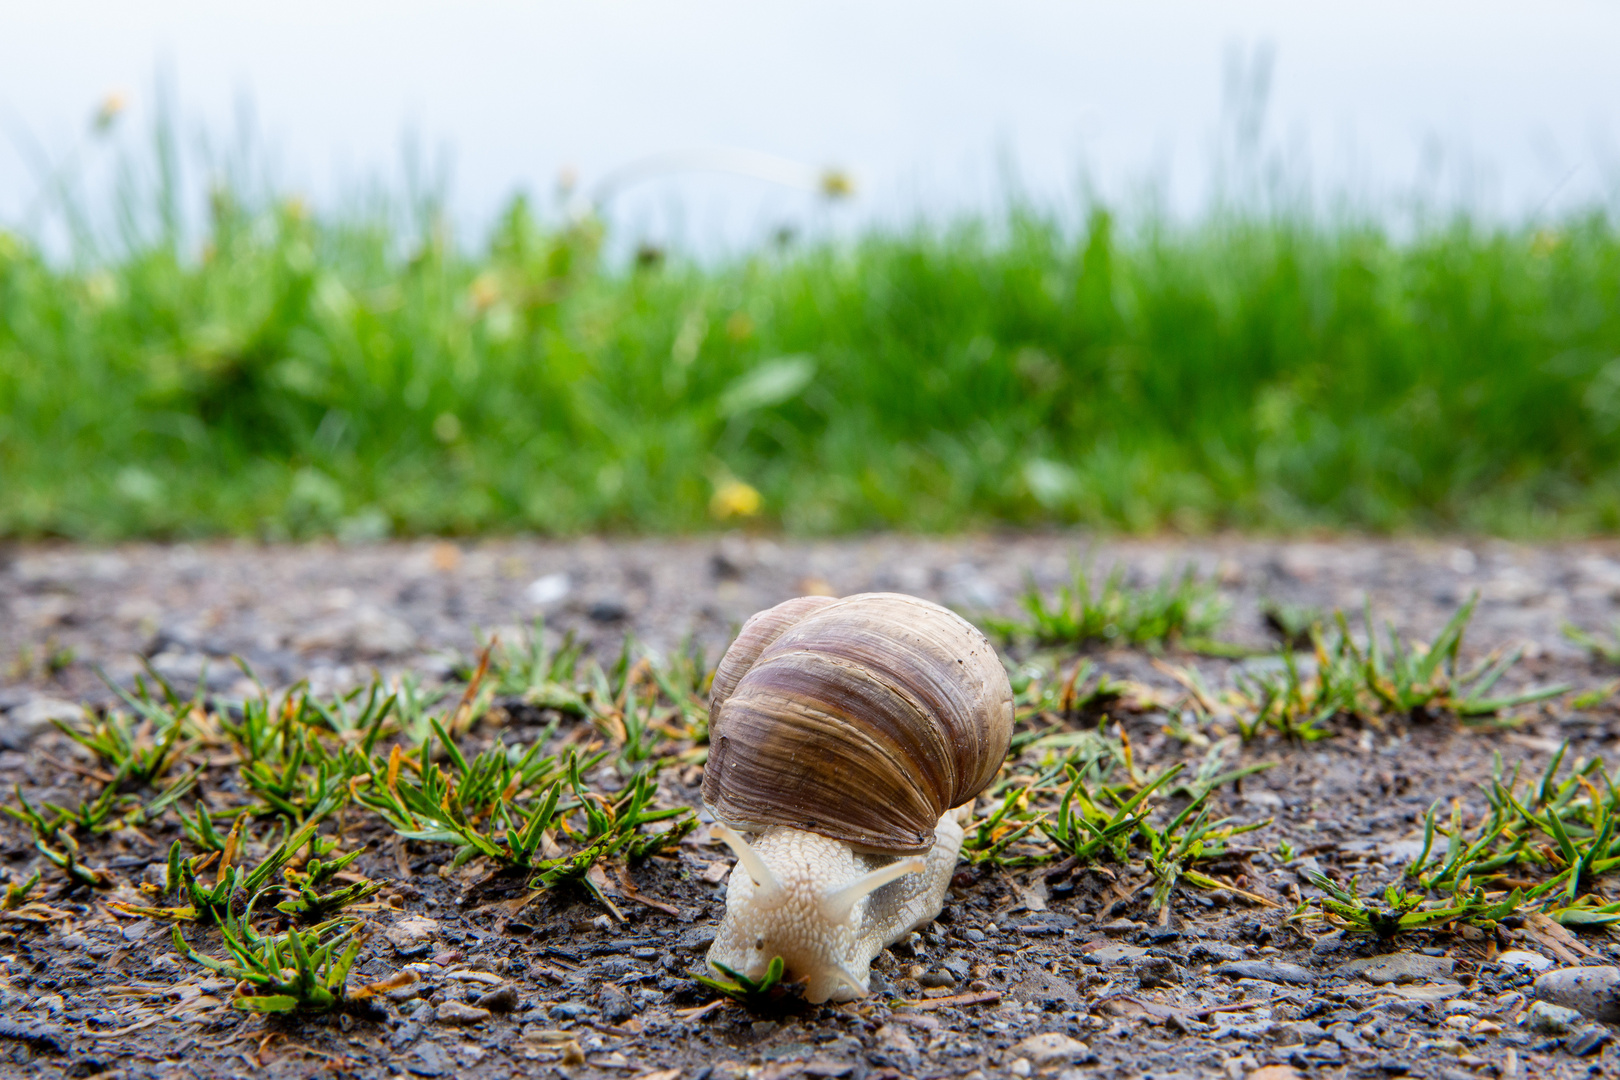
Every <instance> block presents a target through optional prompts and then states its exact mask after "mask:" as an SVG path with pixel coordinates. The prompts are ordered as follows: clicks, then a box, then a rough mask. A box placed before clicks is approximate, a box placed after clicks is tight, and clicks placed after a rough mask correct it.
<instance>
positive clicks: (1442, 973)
mask: <svg viewBox="0 0 1620 1080" xmlns="http://www.w3.org/2000/svg"><path fill="white" fill-rule="evenodd" d="M1456 966H1457V965H1456V963H1455V962H1454V961H1453V960H1452V959H1451V957H1449V956H1422V955H1419V954H1418V953H1390V954H1388V955H1387V956H1362V957H1358V958H1356V959H1355V960H1349V961H1346V962H1345V963H1343V964H1340V965H1339V974H1341V975H1360V976H1361V977H1362V978H1364V979H1366V980H1367V981H1368V982H1370V983H1373V984H1374V985H1377V986H1383V985H1385V984H1387V983H1414V982H1430V981H1433V980H1436V979H1449V978H1451V973H1452V971H1453V970H1455V968H1456Z"/></svg>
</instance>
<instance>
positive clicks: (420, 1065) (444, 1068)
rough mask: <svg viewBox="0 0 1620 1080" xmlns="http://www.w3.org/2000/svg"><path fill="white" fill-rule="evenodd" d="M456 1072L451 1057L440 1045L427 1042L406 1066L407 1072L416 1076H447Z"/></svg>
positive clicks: (419, 1047) (417, 1049) (417, 1050)
mask: <svg viewBox="0 0 1620 1080" xmlns="http://www.w3.org/2000/svg"><path fill="white" fill-rule="evenodd" d="M454 1070H455V1064H454V1063H453V1062H452V1061H451V1060H450V1055H449V1054H446V1053H445V1052H444V1048H443V1047H441V1046H440V1045H439V1044H438V1043H431V1042H426V1043H423V1044H422V1045H421V1046H418V1047H417V1048H416V1054H415V1056H414V1057H413V1058H412V1060H411V1061H409V1062H408V1063H407V1064H406V1065H405V1071H406V1072H408V1073H411V1074H412V1075H414V1076H446V1075H448V1074H449V1073H451V1072H453V1071H454Z"/></svg>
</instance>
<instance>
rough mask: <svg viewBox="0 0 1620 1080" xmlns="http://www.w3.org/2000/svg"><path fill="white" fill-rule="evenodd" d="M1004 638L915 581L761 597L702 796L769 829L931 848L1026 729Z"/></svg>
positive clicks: (719, 719)
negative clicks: (902, 586) (908, 591)
mask: <svg viewBox="0 0 1620 1080" xmlns="http://www.w3.org/2000/svg"><path fill="white" fill-rule="evenodd" d="M1012 712H1013V706H1012V687H1011V686H1010V685H1009V684H1008V682H1007V673H1006V670H1005V669H1004V668H1003V667H1002V665H1001V660H1000V659H999V658H998V657H997V656H996V652H995V649H994V648H993V647H992V646H991V645H990V642H989V641H988V640H987V639H986V638H985V636H984V635H983V634H981V633H980V632H979V631H978V630H976V629H974V627H973V626H971V625H970V624H968V622H967V621H966V620H964V619H962V618H961V617H960V616H958V615H956V614H955V613H953V612H951V611H948V610H946V609H945V608H942V607H940V606H939V605H938V604H932V603H929V602H928V601H926V600H920V599H917V598H916V597H912V596H902V595H900V594H898V593H862V594H860V595H858V596H850V597H846V598H844V599H842V600H830V599H828V598H825V597H814V596H803V597H799V598H798V599H795V600H789V601H786V602H785V603H782V604H778V605H777V606H776V607H774V608H771V609H769V610H768V611H762V612H760V613H759V614H757V615H755V616H754V617H753V618H751V619H749V620H748V622H747V623H746V624H744V626H743V629H742V632H741V633H740V634H739V635H738V637H737V640H736V641H735V642H733V643H732V645H731V648H730V649H728V650H727V651H726V655H725V656H724V657H723V658H722V659H721V661H720V666H719V667H718V668H717V669H716V670H715V677H714V687H713V689H712V691H711V692H710V697H709V717H710V721H709V727H710V731H709V739H710V749H709V764H708V767H707V769H706V770H705V773H704V777H703V799H704V802H706V803H707V804H708V805H709V808H710V809H711V810H712V811H713V812H714V814H715V816H716V817H718V818H720V819H721V820H722V821H726V822H728V823H730V824H732V825H734V826H736V827H739V828H745V829H751V830H755V831H762V830H763V829H765V828H767V827H769V826H772V825H787V826H791V827H793V828H798V829H805V830H808V831H811V832H815V833H820V834H821V835H823V836H829V837H832V838H833V839H836V840H842V841H845V842H846V843H850V844H853V845H855V846H856V847H858V848H862V849H865V850H869V851H876V852H886V853H893V854H903V853H912V852H922V851H926V850H927V849H928V848H929V847H930V846H931V845H932V844H933V842H934V829H935V826H936V825H937V824H938V823H939V818H940V815H941V814H943V813H944V812H945V811H946V810H949V809H951V808H952V807H955V806H958V805H960V804H962V803H965V802H967V801H968V800H969V799H971V798H973V797H974V796H975V795H977V794H978V793H979V792H980V791H982V790H984V788H985V787H986V786H987V785H988V784H989V783H990V781H991V780H992V779H993V778H994V777H995V774H996V771H997V770H998V769H999V768H1000V767H1001V763H1002V760H1003V759H1004V758H1005V757H1006V755H1007V745H1008V742H1009V740H1010V739H1011V737H1012Z"/></svg>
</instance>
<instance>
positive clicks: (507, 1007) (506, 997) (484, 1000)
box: [474, 983, 518, 1013]
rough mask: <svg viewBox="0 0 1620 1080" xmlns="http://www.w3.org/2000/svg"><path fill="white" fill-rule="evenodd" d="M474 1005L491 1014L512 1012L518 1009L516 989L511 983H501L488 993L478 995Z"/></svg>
mask: <svg viewBox="0 0 1620 1080" xmlns="http://www.w3.org/2000/svg"><path fill="white" fill-rule="evenodd" d="M474 1004H475V1005H477V1006H478V1007H479V1008H480V1009H488V1010H489V1011H490V1012H492V1013H509V1012H514V1011H516V1010H517V1007H518V992H517V987H515V986H513V985H512V984H511V983H502V984H501V985H500V986H497V987H496V988H495V989H493V990H491V991H489V992H488V993H486V994H481V995H479V997H478V1000H477V1001H475V1002H474Z"/></svg>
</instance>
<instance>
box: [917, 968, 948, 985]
mask: <svg viewBox="0 0 1620 1080" xmlns="http://www.w3.org/2000/svg"><path fill="white" fill-rule="evenodd" d="M917 982H918V984H919V985H921V986H927V987H941V986H955V985H956V976H955V975H952V974H951V973H950V972H948V971H930V972H927V973H925V974H924V975H923V976H922V977H921V978H920V979H918V980H917Z"/></svg>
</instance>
